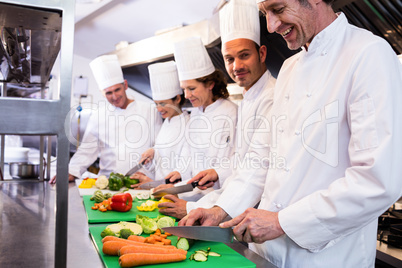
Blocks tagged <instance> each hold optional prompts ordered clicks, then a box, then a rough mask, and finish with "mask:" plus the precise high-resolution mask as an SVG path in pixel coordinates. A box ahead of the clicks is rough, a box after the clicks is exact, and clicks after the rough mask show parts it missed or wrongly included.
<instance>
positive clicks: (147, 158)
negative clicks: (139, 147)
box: [140, 148, 155, 165]
mask: <svg viewBox="0 0 402 268" xmlns="http://www.w3.org/2000/svg"><path fill="white" fill-rule="evenodd" d="M154 155H155V150H154V148H149V149H148V150H146V151H145V152H143V153H142V155H141V159H140V163H142V162H144V165H146V164H148V163H151V161H152V159H154Z"/></svg>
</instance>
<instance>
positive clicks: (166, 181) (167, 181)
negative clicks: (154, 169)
mask: <svg viewBox="0 0 402 268" xmlns="http://www.w3.org/2000/svg"><path fill="white" fill-rule="evenodd" d="M180 181H181V178H178V179H177V180H175V181H174V182H170V180H169V179H165V183H166V184H169V183H170V184H175V183H177V182H180Z"/></svg>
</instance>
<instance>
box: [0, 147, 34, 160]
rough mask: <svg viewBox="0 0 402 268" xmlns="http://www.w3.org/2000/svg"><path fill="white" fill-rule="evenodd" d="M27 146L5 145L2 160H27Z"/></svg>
mask: <svg viewBox="0 0 402 268" xmlns="http://www.w3.org/2000/svg"><path fill="white" fill-rule="evenodd" d="M28 153H29V148H24V147H5V150H4V162H6V163H12V162H28Z"/></svg>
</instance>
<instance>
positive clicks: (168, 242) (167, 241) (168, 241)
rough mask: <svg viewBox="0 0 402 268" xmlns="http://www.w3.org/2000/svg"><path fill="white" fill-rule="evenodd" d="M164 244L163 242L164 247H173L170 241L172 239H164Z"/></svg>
mask: <svg viewBox="0 0 402 268" xmlns="http://www.w3.org/2000/svg"><path fill="white" fill-rule="evenodd" d="M162 242H163V244H164V245H171V244H172V241H171V240H170V239H165V238H164V239H162Z"/></svg>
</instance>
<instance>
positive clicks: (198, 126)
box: [178, 98, 237, 201]
mask: <svg viewBox="0 0 402 268" xmlns="http://www.w3.org/2000/svg"><path fill="white" fill-rule="evenodd" d="M236 123H237V105H236V104H235V103H233V102H231V101H230V100H227V99H223V98H220V99H218V100H216V101H215V102H213V103H212V104H210V105H208V106H207V107H206V108H205V110H204V111H203V108H201V107H198V108H195V109H194V110H192V112H191V116H190V120H189V122H188V123H187V128H186V133H185V139H186V144H185V147H184V149H183V154H182V157H181V158H180V160H181V165H184V166H185V167H186V171H185V172H183V173H181V175H182V176H181V177H182V182H180V183H179V184H178V185H181V184H184V183H186V182H187V181H188V180H189V179H191V178H192V177H194V176H195V175H197V174H198V173H199V172H200V171H203V170H206V169H212V168H213V169H215V170H216V172H217V173H218V176H219V180H220V182H217V183H215V185H216V186H214V187H215V188H216V189H218V188H220V184H219V183H221V184H223V181H224V179H225V178H226V177H227V176H228V174H230V172H231V168H230V157H231V155H232V154H233V152H234V140H235V127H236ZM210 191H213V188H209V189H207V190H200V189H198V188H195V189H194V190H193V191H192V192H188V193H183V194H180V195H179V198H181V199H184V200H187V201H196V200H198V199H200V198H201V197H202V196H204V195H205V194H207V193H208V192H210Z"/></svg>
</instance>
